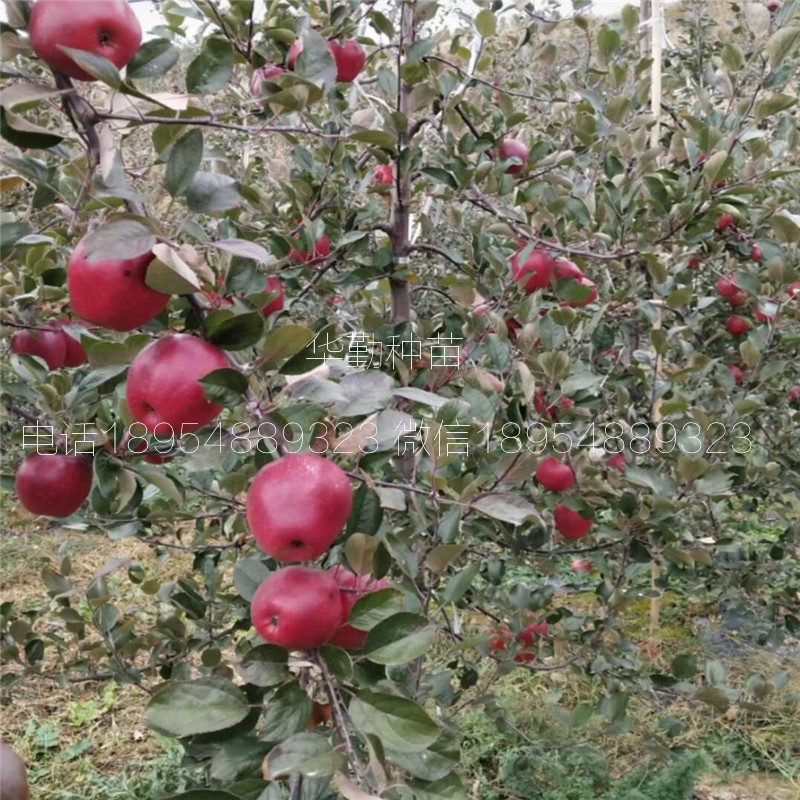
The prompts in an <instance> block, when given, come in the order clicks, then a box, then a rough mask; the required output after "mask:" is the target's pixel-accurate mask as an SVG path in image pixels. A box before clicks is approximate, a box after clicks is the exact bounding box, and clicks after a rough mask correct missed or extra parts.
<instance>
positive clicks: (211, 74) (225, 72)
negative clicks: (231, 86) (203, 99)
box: [186, 36, 233, 94]
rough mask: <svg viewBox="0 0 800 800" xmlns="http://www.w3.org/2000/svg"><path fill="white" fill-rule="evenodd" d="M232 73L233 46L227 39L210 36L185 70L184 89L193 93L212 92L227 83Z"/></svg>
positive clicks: (222, 87)
mask: <svg viewBox="0 0 800 800" xmlns="http://www.w3.org/2000/svg"><path fill="white" fill-rule="evenodd" d="M232 74H233V46H232V45H231V43H230V42H229V41H228V40H227V39H222V38H220V37H218V36H210V37H209V38H208V39H206V40H205V42H203V48H202V49H201V50H200V52H199V53H198V55H197V56H196V57H195V58H194V59H193V60H192V62H191V63H190V64H189V67H188V69H187V70H186V89H187V91H189V92H192V93H193V94H213V93H214V92H218V91H220V90H221V89H224V88H225V87H226V86H227V85H228V81H230V79H231V75H232Z"/></svg>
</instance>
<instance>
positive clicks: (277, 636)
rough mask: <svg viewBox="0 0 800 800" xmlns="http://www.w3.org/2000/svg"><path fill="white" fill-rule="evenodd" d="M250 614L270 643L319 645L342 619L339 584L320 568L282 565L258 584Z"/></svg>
mask: <svg viewBox="0 0 800 800" xmlns="http://www.w3.org/2000/svg"><path fill="white" fill-rule="evenodd" d="M289 508H290V507H286V510H287V511H288V510H289ZM250 617H251V619H252V620H253V627H254V628H255V629H256V630H257V631H258V634H259V636H261V638H262V639H264V640H265V641H267V642H270V643H271V644H277V645H279V646H280V647H285V648H286V649H287V650H311V649H313V648H314V647H320V646H321V645H323V644H325V642H327V641H330V639H331V637H332V636H333V635H334V634H335V633H336V631H337V630H338V629H339V625H340V624H341V622H342V601H341V597H340V593H339V587H338V586H337V585H336V581H335V580H334V579H333V578H332V577H331V575H329V574H328V573H326V572H323V571H322V570H321V569H312V568H310V567H284V568H283V569H279V570H278V571H277V572H273V573H272V574H271V575H270V576H269V577H268V578H267V579H266V580H265V581H264V582H263V583H262V584H261V586H259V587H258V589H257V590H256V593H255V595H254V596H253V602H252V603H251V605H250Z"/></svg>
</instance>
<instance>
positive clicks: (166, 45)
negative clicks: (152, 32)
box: [127, 39, 180, 78]
mask: <svg viewBox="0 0 800 800" xmlns="http://www.w3.org/2000/svg"><path fill="white" fill-rule="evenodd" d="M179 58H180V51H179V50H178V48H177V47H175V45H173V44H172V43H171V42H169V41H167V40H166V39H150V41H148V42H145V43H144V44H143V45H142V46H141V47H140V48H139V50H138V51H137V53H136V55H135V56H134V57H133V58H132V59H131V60H130V61H129V62H128V69H127V75H128V77H129V78H154V77H157V76H161V75H164V74H165V73H167V72H169V70H171V69H172V68H173V67H174V66H175V64H177V63H178V59H179Z"/></svg>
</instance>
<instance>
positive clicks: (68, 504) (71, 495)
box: [15, 453, 92, 517]
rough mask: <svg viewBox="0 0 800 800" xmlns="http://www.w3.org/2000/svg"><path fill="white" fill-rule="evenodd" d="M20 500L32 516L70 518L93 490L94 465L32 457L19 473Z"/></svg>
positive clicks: (71, 458) (62, 457) (76, 459)
mask: <svg viewBox="0 0 800 800" xmlns="http://www.w3.org/2000/svg"><path fill="white" fill-rule="evenodd" d="M15 488H16V491H17V497H19V500H20V502H21V503H22V505H23V506H25V508H27V509H28V511H30V512H31V513H32V514H41V515H42V516H46V517H68V516H69V515H70V514H72V513H74V512H75V511H77V510H78V509H79V508H80V507H81V505H82V504H83V501H84V500H85V499H86V498H87V497H88V496H89V491H90V490H91V488H92V462H91V461H89V460H88V459H86V458H84V457H83V456H76V455H64V454H61V453H52V454H51V453H32V454H31V455H29V456H26V457H25V459H24V460H23V461H22V463H21V464H20V465H19V468H18V469H17V477H16V481H15Z"/></svg>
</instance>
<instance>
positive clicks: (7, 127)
mask: <svg viewBox="0 0 800 800" xmlns="http://www.w3.org/2000/svg"><path fill="white" fill-rule="evenodd" d="M0 136H2V137H3V138H4V139H5V140H6V141H7V142H10V143H11V144H13V145H16V146H17V147H30V148H33V149H34V150H38V149H42V150H46V149H47V148H48V147H55V146H56V145H57V144H58V143H59V142H61V141H63V139H64V137H63V136H58V135H57V134H55V133H50V131H48V130H47V129H46V128H40V127H39V126H38V125H34V124H33V123H32V122H28V120H26V119H25V118H24V117H20V116H18V115H17V114H12V113H11V112H10V111H8V110H7V109H6V108H4V107H0Z"/></svg>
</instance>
